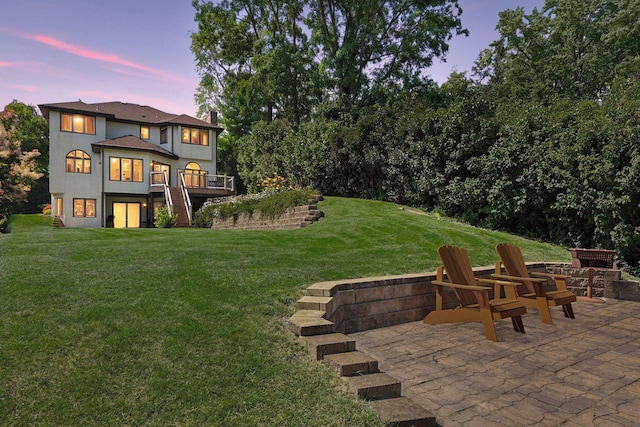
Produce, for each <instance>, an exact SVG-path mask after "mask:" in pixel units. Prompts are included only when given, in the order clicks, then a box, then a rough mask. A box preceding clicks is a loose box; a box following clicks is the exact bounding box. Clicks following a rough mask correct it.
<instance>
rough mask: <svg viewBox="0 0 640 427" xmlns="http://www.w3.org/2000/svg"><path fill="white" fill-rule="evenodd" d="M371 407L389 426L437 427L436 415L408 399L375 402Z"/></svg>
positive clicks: (399, 398) (398, 398) (400, 398)
mask: <svg viewBox="0 0 640 427" xmlns="http://www.w3.org/2000/svg"><path fill="white" fill-rule="evenodd" d="M369 405H370V406H371V408H372V409H373V410H374V411H375V412H376V413H377V414H378V415H379V416H380V418H381V419H382V421H384V422H385V424H386V425H388V426H394V427H435V426H437V424H436V417H435V415H433V414H432V413H431V412H429V411H428V410H426V409H425V408H423V407H422V406H420V405H418V404H417V403H416V402H414V401H413V400H411V399H409V398H407V397H396V398H393V399H382V400H374V401H373V402H370V403H369Z"/></svg>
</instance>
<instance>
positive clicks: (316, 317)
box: [287, 310, 336, 336]
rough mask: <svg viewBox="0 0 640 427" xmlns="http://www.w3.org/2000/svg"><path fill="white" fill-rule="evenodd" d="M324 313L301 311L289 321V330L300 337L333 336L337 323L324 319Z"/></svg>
mask: <svg viewBox="0 0 640 427" xmlns="http://www.w3.org/2000/svg"><path fill="white" fill-rule="evenodd" d="M323 315H324V311H317V310H299V311H297V312H296V313H295V314H294V315H293V316H291V317H290V318H289V320H288V321H287V330H289V331H290V332H293V333H294V334H296V335H298V336H310V335H322V334H332V333H334V332H335V331H336V325H335V323H333V322H331V321H329V320H327V319H325V318H324V317H322V316H323Z"/></svg>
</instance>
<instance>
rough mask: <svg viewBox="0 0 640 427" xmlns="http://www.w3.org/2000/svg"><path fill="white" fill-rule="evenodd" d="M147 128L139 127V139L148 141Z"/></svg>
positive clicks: (148, 131)
mask: <svg viewBox="0 0 640 427" xmlns="http://www.w3.org/2000/svg"><path fill="white" fill-rule="evenodd" d="M149 134H150V130H149V126H140V138H141V139H149Z"/></svg>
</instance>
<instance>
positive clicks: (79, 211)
mask: <svg viewBox="0 0 640 427" xmlns="http://www.w3.org/2000/svg"><path fill="white" fill-rule="evenodd" d="M73 216H76V217H85V218H95V216H96V199H73Z"/></svg>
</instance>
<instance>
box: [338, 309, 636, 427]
mask: <svg viewBox="0 0 640 427" xmlns="http://www.w3.org/2000/svg"><path fill="white" fill-rule="evenodd" d="M574 311H575V315H576V319H575V320H572V319H566V318H564V316H563V314H562V310H561V309H559V308H554V309H552V310H551V312H552V313H551V315H552V319H553V323H554V324H553V325H545V324H543V323H542V322H541V321H540V316H539V315H538V312H537V310H535V309H529V310H528V313H527V314H526V315H525V316H523V322H524V327H525V330H526V334H519V333H516V332H514V331H513V328H512V325H511V322H510V321H508V320H506V321H498V322H495V324H496V330H497V333H498V339H499V340H500V342H497V343H494V342H491V341H488V340H486V339H485V337H484V333H483V329H482V324H481V323H458V324H447V325H426V324H424V323H422V322H412V323H405V324H402V325H397V326H392V327H388V328H382V329H373V330H369V331H365V332H358V333H353V334H350V335H349V336H350V337H352V338H354V339H355V340H356V342H357V347H358V349H359V350H360V351H362V352H364V353H366V354H368V355H370V356H372V357H374V358H376V359H377V360H378V363H379V367H380V370H382V371H383V372H386V373H388V374H389V375H392V376H393V377H395V378H397V379H399V380H401V381H402V394H403V395H404V396H407V397H409V398H411V399H412V400H413V401H415V402H416V403H418V404H420V405H422V406H423V407H424V408H426V409H428V410H429V411H431V412H433V413H434V414H435V415H436V419H437V422H438V423H439V424H440V425H441V426H444V427H448V426H459V425H464V426H489V425H491V426H528V425H536V426H559V425H562V426H591V425H593V426H640V302H631V301H618V300H607V301H606V303H605V304H593V303H588V302H580V301H579V302H578V303H574Z"/></svg>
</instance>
